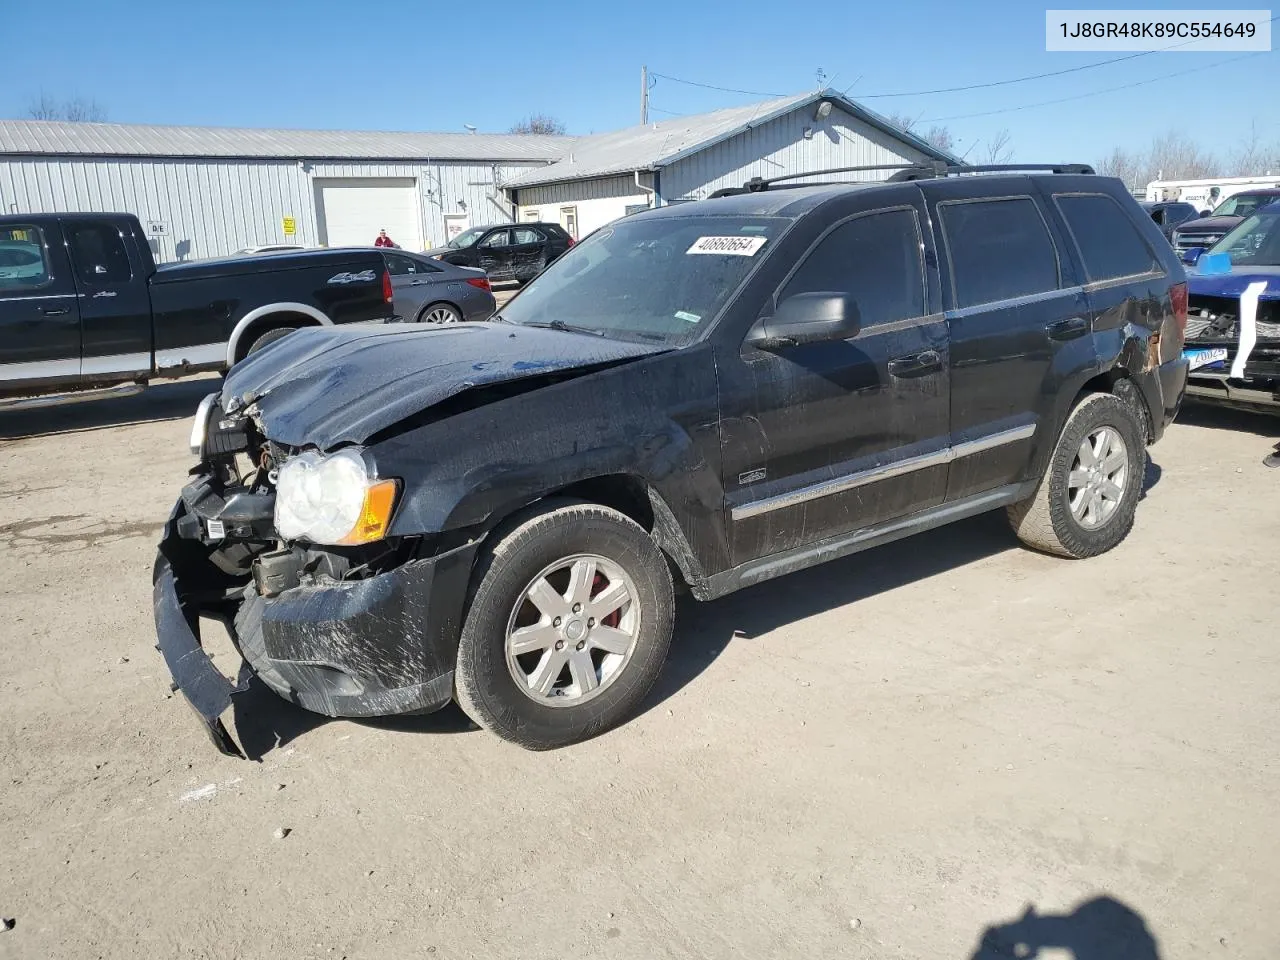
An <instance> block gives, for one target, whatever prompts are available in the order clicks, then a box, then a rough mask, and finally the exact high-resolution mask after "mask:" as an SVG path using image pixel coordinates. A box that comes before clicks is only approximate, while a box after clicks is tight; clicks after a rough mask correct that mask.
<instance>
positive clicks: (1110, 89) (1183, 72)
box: [917, 50, 1271, 123]
mask: <svg viewBox="0 0 1280 960" xmlns="http://www.w3.org/2000/svg"><path fill="white" fill-rule="evenodd" d="M1270 52H1271V51H1270V50H1259V51H1256V52H1254V53H1245V54H1241V55H1240V56H1238V57H1228V58H1227V59H1226V60H1219V61H1218V62H1217V63H1206V64H1204V65H1202V66H1199V67H1191V68H1190V69H1189V70H1178V71H1176V72H1175V73H1166V74H1164V75H1163V76H1159V77H1152V78H1151V79H1150V80H1138V81H1136V82H1134V83H1125V84H1121V85H1120V86H1118V87H1106V88H1105V89H1102V90H1093V91H1090V92H1089V93H1080V94H1077V95H1075V96H1074V97H1060V98H1058V99H1057V100H1042V101H1040V102H1039V103H1024V104H1022V105H1021V106H1017V107H1004V108H1002V109H1000V110H984V111H982V112H981V113H958V114H955V115H954V116H950V117H932V118H930V119H928V120H919V121H917V122H918V123H944V122H946V121H949V120H969V119H972V118H973V117H993V116H996V115H997V114H1001V113H1014V112H1016V111H1018V110H1031V109H1033V108H1035V107H1047V106H1050V105H1052V104H1055V103H1068V102H1070V101H1072V100H1084V99H1086V98H1088V97H1097V96H1101V95H1102V94H1104V93H1115V92H1116V91H1118V90H1129V89H1131V88H1133V87H1144V86H1146V85H1147V84H1149V83H1159V82H1160V81H1161V80H1170V79H1172V78H1173V77H1181V76H1185V75H1186V74H1188V73H1197V72H1199V71H1201V70H1212V69H1214V68H1215V67H1221V66H1225V65H1226V64H1228V63H1235V62H1236V61H1237V60H1247V59H1248V58H1249V57H1257V56H1261V55H1262V54H1264V53H1270Z"/></svg>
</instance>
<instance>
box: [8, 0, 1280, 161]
mask: <svg viewBox="0 0 1280 960" xmlns="http://www.w3.org/2000/svg"><path fill="white" fill-rule="evenodd" d="M1044 16H1045V14H1044V6H1043V5H1034V4H1027V3H1025V2H1021V3H1019V2H1014V0H987V2H978V3H975V4H972V5H961V4H956V3H954V2H953V0H946V2H943V0H933V2H926V3H919V4H914V5H910V4H905V3H894V4H874V5H873V4H865V5H864V4H857V5H854V4H834V3H827V4H817V5H807V4H805V5H795V6H789V5H786V4H779V3H777V2H776V0H775V2H768V3H766V2H763V0H737V2H735V3H725V2H720V3H707V2H695V0H683V2H670V0H648V2H645V3H639V4H622V3H613V2H599V3H593V4H588V3H535V2H529V0H525V2H519V3H517V2H507V0H487V2H484V3H441V2H439V0H432V2H429V3H423V2H418V3H415V2H411V0H401V2H398V3H394V4H376V3H368V2H366V3H351V2H340V0H311V2H309V3H303V2H295V0H258V2H256V3H251V2H243V0H222V2H213V0H186V2H173V0H167V2H163V3H161V2H156V0H129V2H122V0H93V2H89V0H59V2H58V3H27V2H22V0H18V2H3V9H2V11H0V33H2V34H3V39H4V49H5V54H4V60H5V78H6V79H5V82H4V84H3V85H0V117H21V116H23V115H24V114H25V112H26V109H27V106H28V104H29V102H30V101H31V99H32V98H34V97H35V96H37V95H38V94H39V93H40V92H41V91H42V90H43V91H44V92H45V93H47V94H49V95H51V96H55V97H64V98H65V97H71V96H82V97H86V98H92V99H95V100H97V101H98V102H99V103H101V104H102V105H103V106H105V107H106V109H107V110H108V113H109V119H111V120H115V121H121V122H134V123H172V124H198V125H217V126H270V127H300V128H336V129H382V130H444V131H449V130H456V131H461V130H462V129H463V124H467V123H470V124H475V125H476V126H478V127H479V128H480V129H481V130H483V131H502V130H506V129H507V128H508V127H509V126H510V125H511V124H512V123H514V122H515V121H517V120H518V119H520V118H521V117H522V116H524V115H527V114H529V113H532V112H537V111H545V112H547V113H550V114H552V115H554V116H557V117H559V118H560V119H562V120H563V121H564V122H565V123H566V124H567V125H568V127H569V130H570V132H571V133H589V132H593V131H594V132H600V131H604V130H612V129H617V128H619V127H622V126H627V125H630V124H633V123H635V122H637V119H638V111H639V88H640V82H639V71H640V66H641V64H648V66H649V68H650V69H651V70H654V71H656V72H659V73H663V74H669V75H671V76H674V77H681V78H686V79H689V80H695V81H700V82H704V83H710V84H716V85H720V86H724V87H733V88H740V89H743V90H751V91H761V92H768V93H773V92H779V93H793V92H798V91H801V90H805V89H809V88H812V87H814V86H816V85H817V81H816V79H815V71H816V70H818V69H819V68H821V69H823V70H824V71H825V72H826V75H827V77H828V78H830V82H831V85H832V86H834V87H836V88H840V89H842V88H844V87H847V86H849V85H850V84H852V87H850V89H849V91H848V92H849V95H850V96H852V97H854V98H855V99H861V98H866V99H865V100H864V102H865V103H866V104H867V105H868V106H870V107H871V108H872V109H875V110H878V111H880V112H882V113H890V112H901V113H905V114H908V115H910V116H913V117H920V118H922V120H924V121H928V120H931V119H935V118H959V119H948V120H947V123H946V125H947V126H949V127H950V128H951V130H952V132H953V133H954V134H955V135H956V137H957V138H958V139H959V141H960V144H959V152H962V153H963V152H965V151H966V150H969V149H970V148H971V147H973V148H974V149H973V150H972V152H970V154H969V159H970V160H972V159H974V158H975V157H976V156H978V155H980V153H981V151H982V149H983V145H984V144H985V143H986V142H987V141H988V140H989V139H990V138H991V137H993V136H994V135H995V134H996V133H997V132H998V131H1000V130H1001V129H1005V128H1007V129H1008V130H1009V133H1010V135H1011V138H1012V139H1011V145H1012V146H1013V148H1014V150H1015V155H1016V157H1017V158H1018V159H1020V160H1024V161H1028V162H1030V161H1085V162H1094V161H1097V160H1099V159H1101V157H1102V156H1103V155H1104V154H1105V153H1106V152H1107V151H1108V150H1109V149H1110V148H1111V147H1113V146H1121V147H1125V148H1139V149H1140V148H1142V147H1144V146H1146V145H1147V144H1148V143H1149V142H1150V140H1151V139H1152V137H1154V136H1156V135H1158V134H1163V133H1165V132H1167V131H1169V130H1171V129H1182V130H1186V131H1201V132H1202V133H1203V135H1204V138H1205V142H1206V143H1207V145H1209V146H1211V147H1213V146H1218V147H1220V148H1222V151H1223V152H1226V150H1228V149H1229V148H1230V147H1231V146H1234V143H1235V138H1236V136H1237V132H1242V131H1247V130H1248V129H1249V126H1250V124H1251V123H1256V124H1257V126H1258V130H1259V133H1260V135H1261V136H1262V138H1263V139H1264V140H1265V141H1268V142H1276V141H1280V97H1278V96H1277V94H1278V93H1280V53H1275V52H1273V53H1268V54H1261V55H1256V56H1252V57H1247V58H1239V55H1238V54H1234V55H1233V54H1230V53H1159V54H1154V55H1152V56H1148V57H1141V58H1138V59H1135V60H1130V61H1127V62H1124V63H1117V64H1112V65H1107V66H1102V67H1099V68H1097V69H1090V70H1084V71H1080V72H1078V73H1073V74H1069V75H1067V76H1066V77H1060V78H1051V79H1044V80H1036V81H1031V82H1026V83H1016V84H1011V85H1006V86H1000V87H995V88H992V89H987V90H975V91H967V92H960V93H949V94H938V95H932V96H906V97H892V98H883V97H878V96H872V95H874V94H882V93H896V92H900V91H915V90H923V89H934V88H938V87H954V86H962V85H965V84H975V83H984V82H989V81H993V80H1003V79H1006V78H1012V77H1020V76H1025V75H1027V74H1035V73H1040V72H1044V71H1050V70H1060V69H1063V68H1066V67H1074V66H1078V65H1081V64H1091V63H1096V62H1098V61H1101V60H1105V59H1108V58H1110V57H1113V56H1116V54H1102V53H1092V54H1084V53H1080V54H1077V53H1046V52H1045V50H1044V45H1045V40H1044ZM1276 26H1277V27H1280V23H1278V24H1277V25H1276ZM1233 58H1237V59H1234V62H1230V63H1226V64H1225V65H1222V66H1218V67H1214V68H1213V69H1199V70H1197V71H1196V72H1194V73H1190V74H1188V75H1186V76H1182V77H1177V78H1174V79H1170V80H1165V81H1161V82H1155V83H1149V84H1146V85H1144V86H1138V87H1135V88H1132V89H1128V90H1122V91H1117V92H1112V93H1105V94H1101V95H1099V96H1096V97H1088V98H1085V99H1080V100H1077V101H1074V102H1071V103H1065V104H1059V105H1054V106H1045V107H1038V108H1033V109H1026V110H1019V111H1014V112H1008V113H1004V114H1000V115H996V116H979V117H967V116H966V115H968V114H975V113H984V112H987V111H994V110H1003V109H1006V108H1009V107H1016V106H1021V105H1024V104H1035V103H1039V102H1041V101H1045V100H1052V99H1057V98H1063V97H1070V96H1076V95H1079V94H1085V93H1090V92H1092V91H1095V90H1103V89H1105V88H1110V87H1116V86H1120V85H1122V84H1132V83H1136V82H1139V81H1145V80H1150V79H1152V78H1156V77H1161V76H1163V75H1165V74H1170V73H1175V72H1179V71H1185V70H1191V69H1193V68H1202V67H1209V66H1210V65H1213V64H1218V63H1221V62H1222V61H1227V60H1233ZM650 98H651V99H650V102H651V104H652V106H653V107H654V108H655V112H654V113H653V117H654V118H655V119H659V118H662V117H664V116H666V115H667V114H664V113H659V112H656V111H657V110H665V111H670V112H674V113H697V112H701V111H705V110H712V109H715V108H717V107H722V106H731V105H735V104H740V103H745V102H749V101H751V100H753V99H760V98H758V97H752V96H743V95H736V94H729V93H723V92H717V91H712V90H705V89H700V88H698V87H693V86H686V85H682V84H678V83H675V82H672V81H670V80H666V79H660V80H658V82H657V85H656V86H655V87H654V89H653V90H652V92H651V94H650Z"/></svg>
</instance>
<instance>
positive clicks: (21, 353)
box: [0, 223, 80, 392]
mask: <svg viewBox="0 0 1280 960" xmlns="http://www.w3.org/2000/svg"><path fill="white" fill-rule="evenodd" d="M54 232H55V233H56V228H55V231H54ZM79 375H80V312H79V308H78V307H77V304H76V288H75V282H74V281H73V279H72V277H71V271H70V268H69V267H68V266H67V258H66V254H65V253H64V251H63V248H62V244H61V243H60V241H59V238H58V237H57V236H50V235H48V234H47V233H46V231H45V230H43V229H42V228H40V227H37V226H36V225H35V224H24V223H7V224H5V225H4V226H0V392H3V391H9V390H14V389H25V388H28V387H42V386H46V385H53V384H56V383H58V382H60V381H63V382H65V381H73V380H75V378H76V377H78V376H79Z"/></svg>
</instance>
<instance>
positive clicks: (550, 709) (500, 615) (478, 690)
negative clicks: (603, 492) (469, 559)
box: [455, 501, 674, 750]
mask: <svg viewBox="0 0 1280 960" xmlns="http://www.w3.org/2000/svg"><path fill="white" fill-rule="evenodd" d="M592 558H594V560H593V559H592ZM592 563H594V564H595V566H594V567H593V566H591V564H592ZM575 578H577V583H578V587H577V588H575ZM472 582H473V584H474V592H473V594H472V597H471V602H470V606H469V608H468V610H467V614H466V619H465V621H464V623H463V628H462V636H461V638H460V640H459V646H458V662H457V671H456V673H455V696H456V698H457V701H458V703H459V705H460V706H461V707H462V709H463V710H464V711H465V712H466V714H467V715H468V716H469V717H470V718H471V719H472V720H474V721H475V722H476V723H478V724H479V725H480V726H482V727H484V728H485V729H486V730H489V731H492V732H493V733H495V734H497V735H498V736H499V737H502V738H503V739H504V740H509V741H511V742H512V743H517V744H519V745H520V746H522V747H525V748H527V749H530V750H550V749H553V748H555V747H562V746H566V745H568V744H571V743H577V742H578V741H580V740H586V739H588V738H590V737H593V736H596V735H597V734H599V733H602V732H604V731H605V730H608V729H610V728H611V727H613V726H616V725H617V724H619V723H621V722H622V721H624V720H626V719H628V718H629V717H630V716H632V715H633V714H634V713H635V711H636V709H637V708H638V707H639V705H640V703H641V701H643V700H644V698H645V695H646V694H648V692H649V690H650V688H651V687H652V686H653V683H654V681H655V680H656V679H657V677H658V674H659V673H660V672H661V670H662V664H663V662H664V661H665V660H666V656H667V648H668V647H669V646H670V644H671V628H672V620H673V615H674V602H673V599H672V589H671V574H670V571H669V570H668V567H667V562H666V559H665V558H664V557H663V555H662V552H661V551H660V550H659V549H658V547H657V545H656V544H655V543H654V542H653V539H652V538H651V537H650V536H649V535H648V534H647V533H646V532H645V531H644V530H643V529H642V528H641V527H640V526H638V525H637V524H636V523H634V522H633V521H632V520H630V519H629V518H628V517H626V516H624V515H623V514H621V513H619V512H618V511H616V510H612V509H609V508H608V507H602V506H598V505H596V504H592V503H578V502H573V501H558V502H552V503H548V504H547V505H545V506H544V508H543V509H541V510H539V511H538V512H537V513H535V514H533V515H532V516H526V517H525V518H524V519H523V520H520V521H517V522H516V523H515V525H514V526H512V527H510V528H509V529H508V530H507V531H506V532H505V533H503V534H501V535H500V537H499V539H497V540H496V542H495V543H494V545H493V546H492V547H491V548H490V549H489V550H487V551H486V552H485V553H484V554H483V555H482V558H481V561H480V563H479V565H478V567H477V569H476V572H475V574H474V577H473V581H472ZM535 584H541V586H542V587H545V588H548V589H549V590H551V591H553V592H551V593H548V592H546V591H544V590H538V591H537V592H538V593H540V595H541V600H540V604H539V605H536V606H535V604H534V602H533V601H532V600H530V599H528V597H529V595H530V593H531V592H532V589H533V588H534V586H535ZM619 595H625V597H626V599H624V600H623V601H622V602H621V605H620V606H618V607H616V608H615V609H614V610H608V609H607V608H608V607H609V605H610V603H612V602H615V601H616V600H617V598H618V596H619ZM575 596H577V597H580V598H583V599H584V600H585V601H586V602H585V605H583V606H582V607H581V608H580V609H579V610H577V611H576V612H575V609H574V607H573V606H572V604H573V603H574V602H575V601H574V597H575ZM610 598H612V599H610ZM593 604H596V605H598V606H597V609H598V611H599V612H600V613H601V615H600V622H599V623H597V622H596V620H595V618H590V613H591V612H592V605H593ZM576 613H581V614H582V615H583V616H577V615H576ZM553 614H555V615H556V617H557V618H556V619H553V616H552V615H553ZM583 617H588V618H589V619H586V620H584V619H583ZM535 621H536V622H535ZM605 621H610V622H608V623H606V622H605ZM521 630H523V637H524V645H525V648H526V649H525V652H524V653H519V652H516V651H515V650H514V647H513V646H512V645H511V644H510V643H509V640H508V633H509V631H521ZM556 644H560V646H559V647H557V646H556ZM597 644H607V645H608V646H609V647H610V648H611V649H608V650H607V649H605V648H604V647H601V646H597ZM509 651H511V652H510V653H509ZM583 654H585V659H584V658H583ZM588 664H589V665H590V666H589V667H587V665H588ZM539 682H541V683H543V685H544V690H545V691H546V692H542V693H540V692H538V691H537V690H535V689H531V687H533V686H534V685H536V684H537V683H539ZM592 682H594V684H595V686H594V688H592V687H591V684H592Z"/></svg>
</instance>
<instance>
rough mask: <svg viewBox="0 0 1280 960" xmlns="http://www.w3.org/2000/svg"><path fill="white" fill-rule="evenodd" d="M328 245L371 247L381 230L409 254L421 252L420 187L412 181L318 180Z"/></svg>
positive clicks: (317, 185)
mask: <svg viewBox="0 0 1280 960" xmlns="http://www.w3.org/2000/svg"><path fill="white" fill-rule="evenodd" d="M316 191H317V193H318V194H319V196H320V209H321V211H322V214H323V217H324V227H325V242H326V243H327V244H328V245H329V246H331V247H368V246H372V244H373V241H374V240H375V239H377V236H378V231H379V230H386V231H387V235H388V236H389V237H391V239H392V240H394V241H395V242H396V243H397V244H399V245H400V246H402V247H404V248H405V249H406V250H421V249H423V247H422V230H421V223H420V217H419V215H418V185H417V183H416V182H415V181H414V180H412V179H408V178H406V179H375V178H372V177H370V178H352V179H347V180H317V181H316Z"/></svg>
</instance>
